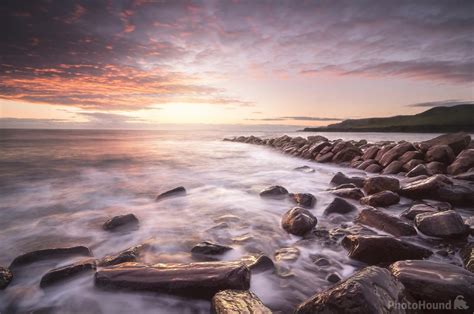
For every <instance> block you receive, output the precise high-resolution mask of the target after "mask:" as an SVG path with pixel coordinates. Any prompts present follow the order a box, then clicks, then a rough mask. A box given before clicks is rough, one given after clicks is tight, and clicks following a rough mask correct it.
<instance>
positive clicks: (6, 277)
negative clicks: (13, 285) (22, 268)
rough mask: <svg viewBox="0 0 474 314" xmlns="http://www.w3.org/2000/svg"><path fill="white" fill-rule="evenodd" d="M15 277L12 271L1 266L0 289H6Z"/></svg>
mask: <svg viewBox="0 0 474 314" xmlns="http://www.w3.org/2000/svg"><path fill="white" fill-rule="evenodd" d="M12 279H13V275H12V272H11V271H10V270H9V269H8V268H5V267H1V266H0V290H3V289H5V288H6V287H7V286H8V285H9V284H10V282H11V281H12Z"/></svg>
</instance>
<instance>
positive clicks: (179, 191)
mask: <svg viewBox="0 0 474 314" xmlns="http://www.w3.org/2000/svg"><path fill="white" fill-rule="evenodd" d="M185 195H186V189H185V188H184V187H183V186H178V187H177V188H174V189H171V190H169V191H166V192H163V193H161V194H159V195H158V196H157V197H156V199H155V201H161V200H162V199H165V198H170V197H179V196H185Z"/></svg>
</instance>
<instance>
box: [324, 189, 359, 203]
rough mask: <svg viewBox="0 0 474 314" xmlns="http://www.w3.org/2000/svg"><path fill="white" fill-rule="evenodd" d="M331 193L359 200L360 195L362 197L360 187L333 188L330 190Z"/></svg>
mask: <svg viewBox="0 0 474 314" xmlns="http://www.w3.org/2000/svg"><path fill="white" fill-rule="evenodd" d="M332 194H334V195H336V196H340V197H344V198H351V199H354V200H360V199H361V198H362V197H364V193H363V192H362V190H361V189H358V188H357V189H354V188H352V189H339V190H334V191H332Z"/></svg>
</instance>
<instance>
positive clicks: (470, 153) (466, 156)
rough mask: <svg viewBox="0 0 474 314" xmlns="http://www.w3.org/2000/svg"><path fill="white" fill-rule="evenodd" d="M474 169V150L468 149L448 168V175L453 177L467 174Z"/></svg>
mask: <svg viewBox="0 0 474 314" xmlns="http://www.w3.org/2000/svg"><path fill="white" fill-rule="evenodd" d="M472 167H474V149H466V150H465V151H463V152H462V153H460V154H459V155H458V157H457V158H456V159H455V160H454V162H453V163H452V164H451V165H450V166H449V167H448V173H449V174H451V175H456V174H460V173H463V172H466V171H467V170H469V169H470V168H472Z"/></svg>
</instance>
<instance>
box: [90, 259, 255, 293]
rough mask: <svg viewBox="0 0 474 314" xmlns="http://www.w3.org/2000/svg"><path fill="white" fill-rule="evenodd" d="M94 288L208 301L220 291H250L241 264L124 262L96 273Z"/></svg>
mask: <svg viewBox="0 0 474 314" xmlns="http://www.w3.org/2000/svg"><path fill="white" fill-rule="evenodd" d="M95 285H96V286H97V287H100V288H107V289H125V290H138V291H150V292H159V293H167V294H173V295H182V296H188V297H196V298H206V299H210V298H212V297H213V296H214V295H215V294H216V293H217V292H219V291H221V290H226V289H236V290H247V289H249V287H250V270H249V269H248V267H247V266H245V265H244V264H243V263H241V262H202V263H188V264H155V265H145V264H140V263H123V264H119V265H116V266H110V267H105V268H102V269H100V270H99V271H97V273H96V275H95Z"/></svg>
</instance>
